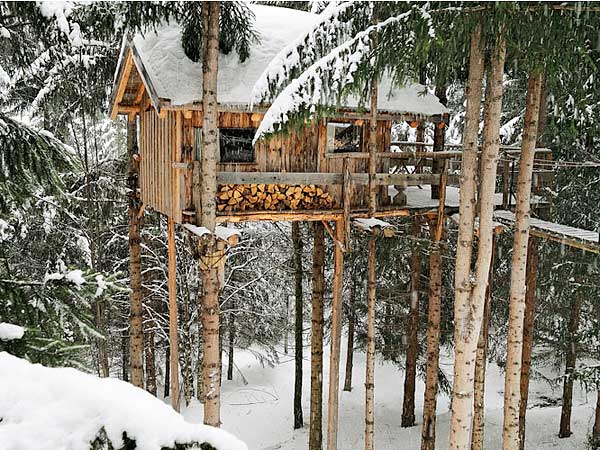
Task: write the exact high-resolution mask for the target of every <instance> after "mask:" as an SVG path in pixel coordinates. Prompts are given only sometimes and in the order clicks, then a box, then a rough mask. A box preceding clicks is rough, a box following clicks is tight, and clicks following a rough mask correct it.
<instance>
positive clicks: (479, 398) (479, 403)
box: [471, 234, 496, 450]
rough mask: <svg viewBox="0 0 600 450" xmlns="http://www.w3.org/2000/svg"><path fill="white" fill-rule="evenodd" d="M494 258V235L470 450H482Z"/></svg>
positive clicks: (478, 355) (477, 359) (480, 340)
mask: <svg viewBox="0 0 600 450" xmlns="http://www.w3.org/2000/svg"><path fill="white" fill-rule="evenodd" d="M495 256H496V235H495V234H494V236H493V241H492V261H491V263H490V272H489V275H488V286H487V290H486V293H485V305H484V307H483V322H482V324H481V331H480V333H479V341H478V342H477V355H476V357H475V391H474V396H473V431H472V435H471V450H483V437H484V425H485V422H484V418H485V402H484V400H485V371H486V365H487V351H488V335H489V328H490V315H491V312H492V305H491V302H492V288H493V284H492V281H493V279H494V260H495Z"/></svg>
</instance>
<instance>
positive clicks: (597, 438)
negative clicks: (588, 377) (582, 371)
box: [592, 389, 600, 446]
mask: <svg viewBox="0 0 600 450" xmlns="http://www.w3.org/2000/svg"><path fill="white" fill-rule="evenodd" d="M592 439H593V441H594V443H595V444H596V445H597V446H600V389H598V392H597V393H596V417H595V420H594V428H593V429H592Z"/></svg>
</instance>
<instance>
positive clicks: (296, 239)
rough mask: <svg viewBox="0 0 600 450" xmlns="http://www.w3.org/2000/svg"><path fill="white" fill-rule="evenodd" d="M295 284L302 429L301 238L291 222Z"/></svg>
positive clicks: (297, 402) (298, 423) (297, 412)
mask: <svg viewBox="0 0 600 450" xmlns="http://www.w3.org/2000/svg"><path fill="white" fill-rule="evenodd" d="M292 242H293V244H294V282H295V299H296V302H295V333H294V336H295V344H294V360H295V371H294V429H295V430H296V429H298V428H302V426H303V425H304V423H303V422H304V421H303V420H302V322H303V314H302V306H303V305H302V237H301V236H300V224H299V223H298V222H292Z"/></svg>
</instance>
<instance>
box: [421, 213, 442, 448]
mask: <svg viewBox="0 0 600 450" xmlns="http://www.w3.org/2000/svg"><path fill="white" fill-rule="evenodd" d="M442 220H443V219H442ZM436 228H437V220H431V221H430V222H429V229H430V230H435V229H436ZM430 252H431V253H430V254H429V308H428V310H429V311H428V319H427V370H426V376H425V398H424V401H423V429H422V433H421V450H434V449H435V422H436V414H435V413H436V408H437V393H438V375H439V362H440V318H441V310H442V248H441V245H440V242H438V241H436V240H435V239H434V241H433V244H432V246H431V249H430Z"/></svg>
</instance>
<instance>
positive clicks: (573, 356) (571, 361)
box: [558, 291, 583, 438]
mask: <svg viewBox="0 0 600 450" xmlns="http://www.w3.org/2000/svg"><path fill="white" fill-rule="evenodd" d="M582 303H583V294H582V293H581V292H580V291H577V292H576V293H575V298H574V299H573V300H572V301H571V312H570V316H569V332H568V336H569V343H568V346H567V352H566V355H567V358H566V368H565V378H564V382H563V399H562V408H561V411H560V430H559V433H558V437H560V438H567V437H569V436H571V434H573V433H572V432H571V409H572V407H573V370H575V364H576V363H577V329H578V327H579V315H580V312H581V304H582Z"/></svg>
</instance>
